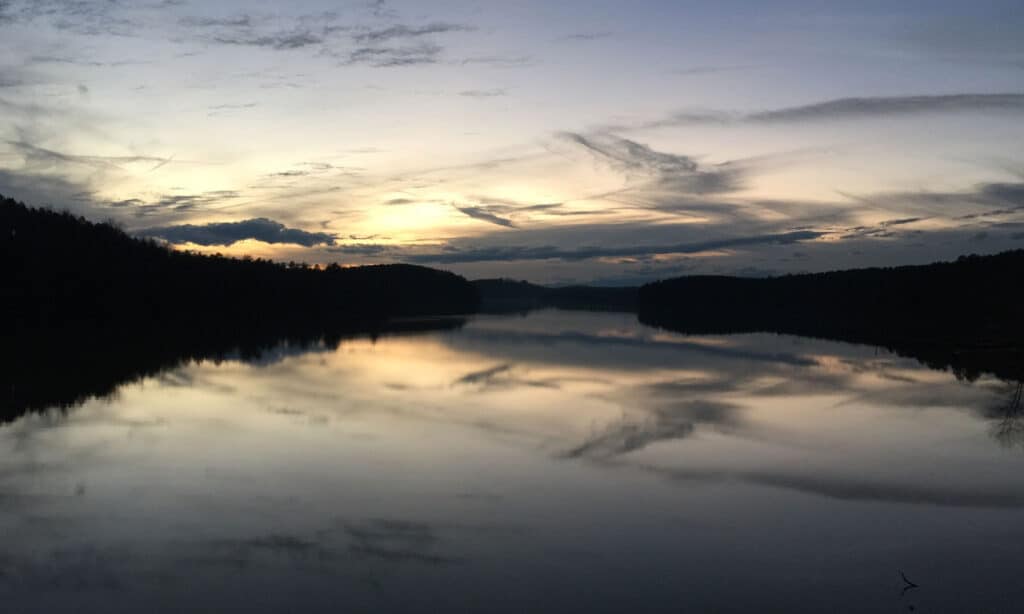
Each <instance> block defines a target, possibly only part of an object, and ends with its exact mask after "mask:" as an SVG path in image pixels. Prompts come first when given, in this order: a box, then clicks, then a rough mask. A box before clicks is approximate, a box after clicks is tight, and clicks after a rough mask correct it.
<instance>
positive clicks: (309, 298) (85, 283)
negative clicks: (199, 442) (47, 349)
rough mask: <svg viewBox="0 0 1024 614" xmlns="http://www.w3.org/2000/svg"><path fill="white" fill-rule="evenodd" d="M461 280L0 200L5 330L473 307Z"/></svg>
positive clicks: (334, 319)
mask: <svg viewBox="0 0 1024 614" xmlns="http://www.w3.org/2000/svg"><path fill="white" fill-rule="evenodd" d="M478 303H479V299H478V296H477V291H476V288H475V287H474V286H473V285H472V284H470V283H469V282H467V281H466V280H465V279H463V278H462V277H460V276H458V275H455V274H453V273H448V272H445V271H438V270H434V269H429V268H426V267H420V266H414V265H408V264H393V265H380V266H370V267H354V268H343V267H340V266H337V265H331V266H328V267H326V268H323V269H321V268H315V267H310V266H307V265H304V264H295V263H289V264H281V263H276V262H272V261H270V260H262V259H251V258H242V259H238V258H227V257H224V256H219V255H216V256H204V255H199V254H194V253H186V252H180V251H174V250H171V249H168V248H167V247H165V246H163V245H161V244H158V243H156V242H154V241H152V240H143V239H137V238H133V237H131V236H129V235H128V234H126V233H125V232H123V231H122V230H120V229H118V228H117V227H115V226H114V225H112V224H109V223H101V224H96V223H92V222H89V221H87V220H85V219H84V218H81V217H76V216H74V215H71V214H69V213H57V212H54V211H49V210H44V209H32V208H29V207H27V206H25V205H23V204H21V203H18V202H16V201H14V200H10V199H5V198H3V197H0V305H2V310H3V315H4V316H5V319H6V322H7V323H8V324H9V325H11V326H15V327H18V326H20V327H25V326H49V325H55V324H56V325H61V326H64V325H66V324H67V323H69V322H82V323H88V324H89V325H91V326H96V325H99V326H106V325H110V324H114V323H117V324H118V325H122V326H123V325H126V324H128V323H132V322H134V323H139V324H143V325H145V326H157V325H171V326H175V327H180V326H183V325H188V326H189V327H201V328H211V329H216V330H221V329H223V328H224V327H228V328H232V329H237V330H240V331H244V330H247V329H248V328H250V327H252V326H255V325H258V326H260V327H261V328H270V327H277V328H279V329H280V332H282V333H287V332H288V331H289V329H290V327H292V326H293V325H297V324H300V323H301V325H302V326H306V325H308V324H309V323H310V322H320V323H322V324H325V325H330V326H337V323H338V322H339V320H342V319H344V320H345V321H347V322H351V321H353V320H375V321H379V320H383V319H386V318H389V317H393V316H410V315H425V314H430V315H437V314H456V313H470V312H473V311H476V309H477V307H478Z"/></svg>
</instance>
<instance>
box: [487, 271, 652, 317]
mask: <svg viewBox="0 0 1024 614" xmlns="http://www.w3.org/2000/svg"><path fill="white" fill-rule="evenodd" d="M472 283H473V285H474V286H476V288H477V291H478V292H479V294H480V308H481V310H482V311H486V312H490V313H506V312H520V311H529V310H531V309H543V308H546V307H554V308H558V309H582V310H587V311H627V312H632V311H636V292H637V289H636V288H605V287H597V286H562V287H549V286H539V285H537V284H531V283H530V282H526V281H514V280H511V279H478V280H475V281H473V282H472Z"/></svg>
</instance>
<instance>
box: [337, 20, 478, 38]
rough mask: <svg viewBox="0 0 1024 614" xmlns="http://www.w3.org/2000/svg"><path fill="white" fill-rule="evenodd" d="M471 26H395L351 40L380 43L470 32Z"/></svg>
mask: <svg viewBox="0 0 1024 614" xmlns="http://www.w3.org/2000/svg"><path fill="white" fill-rule="evenodd" d="M475 29H476V28H474V27H473V26H469V25H465V24H458V23H443V22H438V23H430V24H426V25H423V26H408V25H403V24H396V25H393V26H388V27H386V28H379V29H376V30H367V31H365V32H358V33H356V34H353V35H352V38H353V40H355V41H356V42H359V43H382V42H386V41H390V40H393V39H396V38H399V39H402V38H419V37H421V36H428V35H431V34H444V33H448V32H471V31H473V30H475Z"/></svg>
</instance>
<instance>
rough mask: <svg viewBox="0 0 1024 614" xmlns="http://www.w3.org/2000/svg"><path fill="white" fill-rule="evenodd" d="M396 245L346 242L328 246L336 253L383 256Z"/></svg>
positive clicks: (328, 249) (329, 249)
mask: <svg viewBox="0 0 1024 614" xmlns="http://www.w3.org/2000/svg"><path fill="white" fill-rule="evenodd" d="M393 249H394V246H392V245H387V244H384V243H346V244H343V245H336V246H334V247H328V248H327V251H328V252H331V253H335V254H349V255H352V256H371V257H372V256H382V255H384V254H387V253H389V252H391V251H392V250H393Z"/></svg>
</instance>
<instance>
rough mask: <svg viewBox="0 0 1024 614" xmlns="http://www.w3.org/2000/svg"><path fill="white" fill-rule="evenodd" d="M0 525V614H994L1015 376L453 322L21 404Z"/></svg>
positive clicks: (620, 331)
mask: <svg viewBox="0 0 1024 614" xmlns="http://www.w3.org/2000/svg"><path fill="white" fill-rule="evenodd" d="M414 328H415V327H414ZM53 352H54V364H55V365H57V364H59V363H60V359H61V356H60V348H54V350H53ZM59 377H62V376H61V375H59V374H57V375H54V378H55V379H56V378H59ZM0 526H2V529H0V530H2V535H3V536H4V539H3V545H2V547H0V603H3V609H4V611H5V612H6V611H11V612H19V613H20V612H48V613H51V612H72V611H74V612H83V611H88V612H107V613H109V612H141V611H147V612H185V611H187V612H345V611H351V612H371V611H372V612H447V611H451V612H489V613H493V612H539V611H547V612H753V611H759V612H875V611H882V612H886V611H892V612H906V611H920V612H1011V611H1019V610H1020V609H1021V608H1024V582H1022V581H1021V580H1020V569H1021V568H1022V566H1024V545H1022V544H1024V409H1022V407H1021V385H1020V384H1019V383H1016V382H1005V381H1000V380H999V379H996V378H994V377H991V376H984V375H983V376H981V377H980V378H977V379H976V380H974V381H961V380H958V379H957V378H956V377H955V376H954V375H953V374H952V373H950V372H948V371H940V370H932V369H929V368H927V367H925V366H923V365H922V364H920V363H919V362H917V361H916V360H913V359H910V358H902V357H899V356H897V355H895V354H892V353H889V352H887V351H885V350H883V349H878V348H873V347H868V346H858V345H850V344H844V343H838V342H830V341H823V340H815V339H807V338H800V337H793V336H784V335H775V334H767V333H765V334H743V335H722V336H684V335H679V334H675V333H671V332H666V331H663V330H659V329H654V328H649V327H645V326H643V325H641V324H639V323H638V322H637V320H636V317H635V316H634V315H631V314H616V313H591V312H572V311H555V310H549V311H536V312H532V313H530V314H528V315H525V316H524V315H519V314H515V315H481V316H476V317H473V318H470V319H468V320H467V321H465V322H464V323H460V325H453V326H442V327H439V328H438V329H437V330H421V331H408V332H406V333H404V334H390V335H387V334H386V335H381V336H377V337H367V336H364V337H358V336H357V337H354V338H349V339H345V340H342V341H340V343H338V344H337V345H336V347H335V344H334V343H329V344H328V343H320V344H312V345H295V344H292V345H289V344H287V343H284V344H281V345H279V346H277V347H275V348H272V349H270V350H267V351H264V352H261V353H259V355H257V356H253V355H248V354H247V355H246V356H245V359H242V358H241V357H240V356H238V357H231V356H229V357H227V358H226V359H224V360H218V361H213V360H204V361H198V362H196V361H189V362H187V363H185V364H182V365H180V366H178V367H177V368H172V369H168V370H165V371H163V372H160V373H158V374H155V375H151V376H146V377H143V378H141V379H137V380H134V381H130V382H126V383H125V384H123V385H121V386H120V387H118V388H117V389H116V391H115V392H114V393H113V394H110V395H106V396H104V397H103V398H89V399H88V400H86V401H84V402H83V403H80V404H76V405H74V406H72V407H68V408H65V409H60V408H53V409H49V410H47V411H43V412H31V413H26V414H24V415H22V416H20V417H17V418H15V419H13V420H11V421H9V422H7V423H5V424H3V425H2V426H0ZM901 573H902V574H904V575H905V576H906V577H907V578H909V580H910V581H911V582H913V583H914V584H916V585H918V586H917V587H910V585H907V584H905V582H904V580H903V579H902V577H901Z"/></svg>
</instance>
